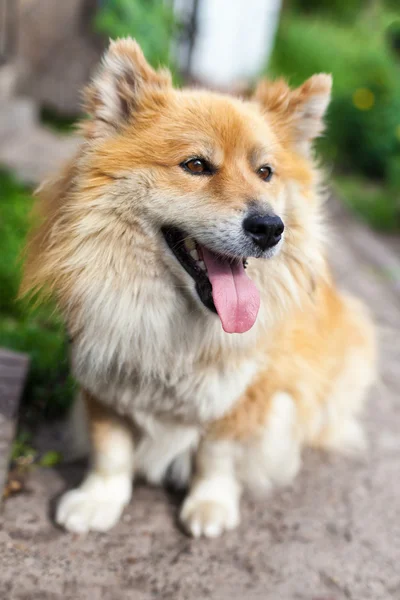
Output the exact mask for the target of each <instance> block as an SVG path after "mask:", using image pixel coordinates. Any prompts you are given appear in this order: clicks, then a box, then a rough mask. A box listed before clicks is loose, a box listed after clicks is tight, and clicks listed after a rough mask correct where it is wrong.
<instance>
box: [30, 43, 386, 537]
mask: <svg viewBox="0 0 400 600" xmlns="http://www.w3.org/2000/svg"><path fill="white" fill-rule="evenodd" d="M330 88H331V78H330V76H328V75H315V76H314V77H311V79H309V80H308V81H306V82H305V83H304V84H303V85H302V86H301V87H300V88H298V89H295V90H290V89H289V87H288V86H287V85H286V84H285V83H284V82H283V81H277V82H274V83H270V82H267V81H263V82H261V83H260V85H259V86H258V88H257V90H256V93H255V95H254V97H253V98H252V99H251V100H249V101H242V100H239V99H236V98H233V97H230V96H227V95H220V94H217V93H212V92H207V91H199V90H191V89H188V90H175V89H173V88H172V85H171V81H170V76H169V73H168V72H166V71H161V72H156V71H154V70H153V69H152V68H151V67H150V66H149V65H148V64H147V63H146V61H145V59H144V57H143V54H142V52H141V50H140V49H139V47H138V46H137V44H136V43H135V42H134V41H132V40H129V39H126V40H120V41H117V42H115V43H112V44H111V46H110V49H109V51H108V52H107V54H106V56H105V58H104V61H103V64H102V66H101V68H100V70H99V72H98V74H97V76H96V77H95V79H94V81H93V83H92V85H91V86H90V87H89V89H88V90H87V110H88V113H89V116H90V119H89V120H87V121H84V123H83V124H82V131H83V134H84V137H85V141H84V143H83V145H82V147H81V149H80V152H79V154H78V156H77V157H76V158H75V159H74V161H73V162H72V163H71V164H70V165H69V166H68V167H67V168H66V169H65V171H64V172H63V173H61V174H60V175H59V176H58V177H56V178H55V179H54V180H53V181H49V182H47V183H46V184H45V185H44V186H43V187H42V189H41V190H40V196H41V204H40V207H41V211H42V216H43V221H42V224H41V225H40V227H39V229H38V230H37V231H36V233H35V234H34V236H33V238H32V240H31V244H30V247H29V256H28V261H27V268H26V273H25V280H24V284H23V292H27V291H28V290H38V289H47V290H48V291H49V292H51V293H54V294H55V296H56V298H57V301H58V304H59V306H60V308H61V310H62V312H63V314H64V317H65V320H66V323H67V325H68V330H69V333H70V336H71V339H72V348H71V360H72V368H73V372H74V375H75V377H76V379H77V381H78V382H79V384H80V387H81V397H82V398H83V400H84V402H85V405H86V407H87V412H88V417H89V430H90V437H91V442H92V463H91V468H90V471H89V473H88V475H87V476H86V478H85V480H84V482H83V483H82V485H81V486H80V487H79V488H78V489H76V490H73V491H69V492H68V493H66V494H65V495H64V496H63V498H62V500H61V502H60V504H59V506H58V511H57V517H56V518H57V521H58V523H60V524H62V525H64V526H65V527H66V528H67V529H69V530H70V531H76V532H85V531H87V530H101V531H104V530H107V529H109V528H110V527H112V526H113V525H114V524H115V523H116V522H117V521H118V519H119V517H120V515H121V512H122V511H123V508H124V506H125V505H126V504H127V503H128V502H129V501H130V498H131V492H132V480H133V476H134V475H141V476H144V477H145V478H146V479H147V480H148V481H150V482H152V483H161V482H162V481H163V480H164V479H165V478H166V477H167V476H168V477H169V478H172V479H173V480H174V481H175V482H176V483H180V484H186V483H188V484H189V493H188V496H187V498H186V501H185V502H184V505H183V508H182V512H181V519H182V522H183V523H184V525H185V527H186V528H187V530H188V531H189V532H190V533H191V534H193V535H194V536H199V535H206V536H211V537H212V536H217V535H219V534H220V533H221V532H222V531H224V530H226V529H230V528H232V527H235V526H236V525H237V524H238V523H239V499H240V495H241V491H242V489H243V487H244V486H246V485H250V486H252V487H263V488H270V487H271V486H272V485H275V484H281V483H287V482H289V481H290V480H291V479H292V478H293V477H294V476H295V474H296V473H297V471H298V469H299V464H300V453H301V448H302V446H303V445H305V444H308V445H313V446H320V447H324V448H335V449H339V450H346V449H352V448H356V447H359V446H360V445H362V443H363V435H362V431H361V429H360V426H359V424H358V423H357V421H356V416H357V414H358V412H359V410H360V408H361V406H362V402H363V398H364V395H365V392H366V390H367V388H368V386H369V385H370V383H371V381H372V379H373V376H374V362H375V359H374V343H373V329H372V326H371V323H370V320H369V318H368V316H367V315H366V313H365V311H364V308H363V307H362V306H361V305H360V304H359V303H358V302H357V301H355V300H354V299H351V298H349V297H347V296H344V295H342V294H341V293H339V292H338V290H337V289H336V287H335V285H334V282H333V281H332V278H331V275H330V272H329V269H328V267H327V264H326V260H325V251H324V239H325V232H324V226H323V222H322V219H321V211H322V194H321V189H320V180H319V176H318V172H317V170H316V169H315V167H314V165H313V160H312V149H311V144H312V140H313V139H314V138H315V137H316V136H318V135H319V134H320V132H321V131H322V129H323V116H324V112H325V110H326V107H327V105H328V102H329V96H330ZM192 459H193V463H194V469H193V476H192V470H191V465H192Z"/></svg>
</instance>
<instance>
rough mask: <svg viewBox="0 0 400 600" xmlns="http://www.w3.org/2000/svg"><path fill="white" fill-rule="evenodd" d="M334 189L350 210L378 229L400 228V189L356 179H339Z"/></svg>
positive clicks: (337, 178)
mask: <svg viewBox="0 0 400 600" xmlns="http://www.w3.org/2000/svg"><path fill="white" fill-rule="evenodd" d="M333 183H334V189H335V190H336V191H337V192H338V194H339V196H340V197H341V198H342V199H343V200H344V202H345V203H346V204H347V205H348V207H349V208H350V209H352V210H354V211H355V212H357V213H358V214H359V215H360V216H361V217H362V218H363V219H364V220H365V221H366V222H367V223H369V224H370V225H371V226H372V227H374V228H376V229H380V230H382V231H390V230H392V229H393V228H394V227H396V224H397V227H400V187H397V188H394V187H393V186H392V185H391V184H390V183H382V182H376V181H369V180H368V179H366V178H365V177H360V176H356V175H343V174H341V175H338V176H336V177H335V178H334V180H333Z"/></svg>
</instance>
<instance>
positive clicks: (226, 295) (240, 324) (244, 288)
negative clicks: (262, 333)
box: [201, 247, 260, 333]
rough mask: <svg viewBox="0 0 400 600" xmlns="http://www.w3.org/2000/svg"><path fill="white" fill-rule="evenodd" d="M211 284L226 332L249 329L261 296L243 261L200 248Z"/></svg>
mask: <svg viewBox="0 0 400 600" xmlns="http://www.w3.org/2000/svg"><path fill="white" fill-rule="evenodd" d="M201 251H202V253H203V259H204V262H205V265H206V267H207V275H208V278H209V280H210V281H211V285H212V296H213V300H214V304H215V308H216V309H217V313H218V315H219V318H220V319H221V322H222V327H223V329H224V331H226V333H244V332H245V331H248V330H249V329H251V328H252V327H253V325H254V323H255V321H256V318H257V314H258V309H259V308H260V295H259V293H258V290H257V288H256V286H255V285H254V283H253V282H252V281H251V279H249V278H248V277H247V275H246V272H245V270H244V267H243V265H242V263H241V262H240V263H234V264H233V263H231V262H229V261H227V260H224V259H222V258H219V257H217V256H216V255H215V254H213V253H212V252H210V251H209V250H207V249H206V248H203V247H201Z"/></svg>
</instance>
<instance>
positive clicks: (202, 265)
mask: <svg viewBox="0 0 400 600" xmlns="http://www.w3.org/2000/svg"><path fill="white" fill-rule="evenodd" d="M198 265H199V267H200V269H203V271H205V270H206V265H205V264H204V260H199V262H198Z"/></svg>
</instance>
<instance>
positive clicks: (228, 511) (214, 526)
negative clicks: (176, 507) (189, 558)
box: [181, 439, 241, 537]
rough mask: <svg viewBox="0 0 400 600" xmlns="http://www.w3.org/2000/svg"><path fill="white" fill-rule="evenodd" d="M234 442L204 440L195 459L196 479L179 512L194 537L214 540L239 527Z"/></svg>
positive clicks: (239, 487)
mask: <svg viewBox="0 0 400 600" xmlns="http://www.w3.org/2000/svg"><path fill="white" fill-rule="evenodd" d="M236 451H237V448H236V444H235V442H234V441H229V440H207V439H205V440H204V441H203V443H202V445H201V447H200V449H199V451H198V455H197V458H196V476H195V479H194V482H193V484H192V486H191V490H190V493H189V495H188V497H187V499H186V500H185V502H184V504H183V508H182V512H181V521H182V523H183V524H184V526H185V527H186V529H187V530H188V532H189V533H191V534H192V535H193V536H194V537H199V536H201V535H205V536H206V537H217V536H219V535H220V534H221V533H222V532H223V531H225V530H227V529H233V528H235V527H236V526H237V525H238V524H239V500H240V494H241V486H240V483H239V481H238V480H237V477H236V465H235V463H236V457H235V454H236Z"/></svg>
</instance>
